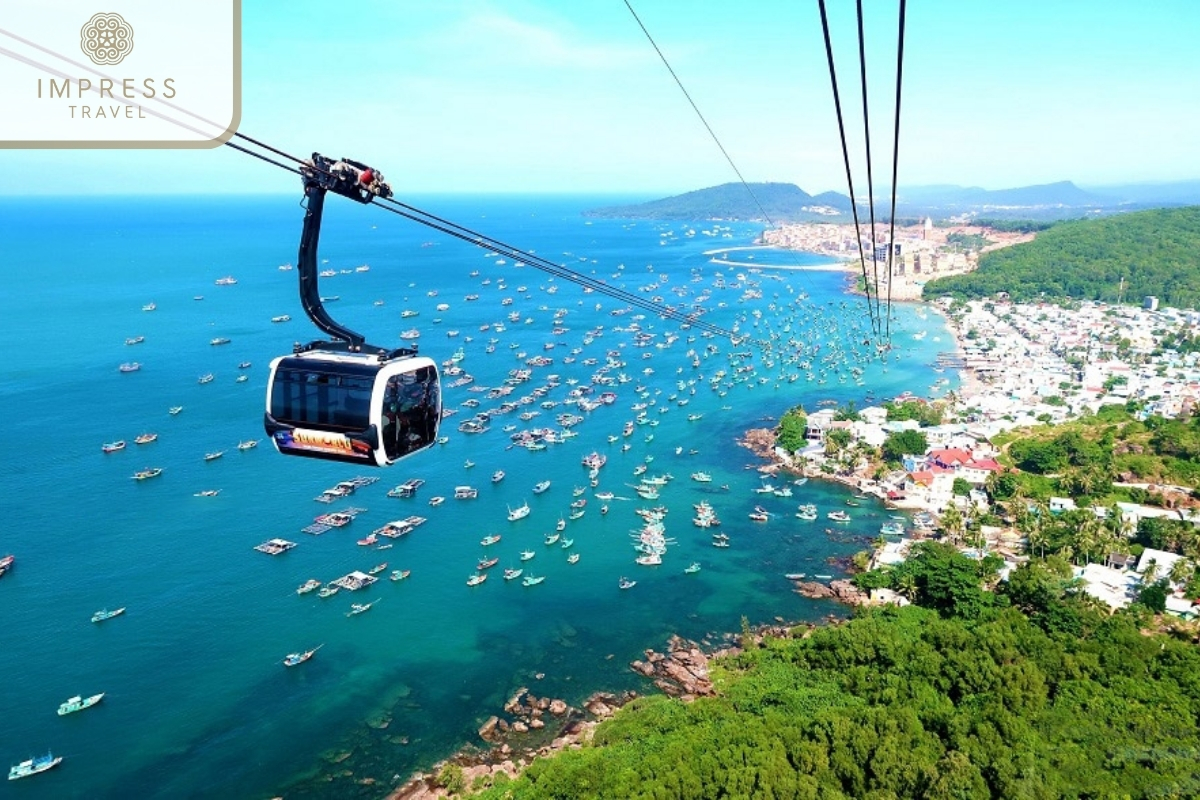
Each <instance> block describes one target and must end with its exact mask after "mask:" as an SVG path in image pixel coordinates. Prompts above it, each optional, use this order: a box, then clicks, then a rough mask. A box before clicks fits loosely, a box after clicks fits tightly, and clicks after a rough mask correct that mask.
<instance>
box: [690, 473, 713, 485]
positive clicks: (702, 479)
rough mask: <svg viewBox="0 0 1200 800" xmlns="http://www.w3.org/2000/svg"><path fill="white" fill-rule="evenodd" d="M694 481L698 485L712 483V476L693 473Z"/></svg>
mask: <svg viewBox="0 0 1200 800" xmlns="http://www.w3.org/2000/svg"><path fill="white" fill-rule="evenodd" d="M692 480H694V481H696V482H697V483H712V475H709V474H708V473H707V472H693V473H692Z"/></svg>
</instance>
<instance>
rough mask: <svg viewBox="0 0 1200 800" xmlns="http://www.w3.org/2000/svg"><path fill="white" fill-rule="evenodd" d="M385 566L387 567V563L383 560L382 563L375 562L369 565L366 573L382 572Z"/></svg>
mask: <svg viewBox="0 0 1200 800" xmlns="http://www.w3.org/2000/svg"><path fill="white" fill-rule="evenodd" d="M387 568H388V565H387V562H386V561H385V562H383V563H382V564H376V565H375V566H373V567H371V568H370V569H369V570H367V574H368V575H378V574H379V573H381V572H383V571H384V570H385V569H387Z"/></svg>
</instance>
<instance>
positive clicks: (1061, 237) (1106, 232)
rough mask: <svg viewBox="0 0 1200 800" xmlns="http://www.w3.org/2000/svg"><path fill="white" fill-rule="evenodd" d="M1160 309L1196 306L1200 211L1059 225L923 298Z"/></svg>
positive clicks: (939, 283) (987, 258)
mask: <svg viewBox="0 0 1200 800" xmlns="http://www.w3.org/2000/svg"><path fill="white" fill-rule="evenodd" d="M1122 278H1124V279H1125V283H1124V289H1123V292H1124V299H1125V300H1126V301H1131V300H1132V301H1133V302H1140V300H1141V298H1142V297H1143V296H1145V295H1154V296H1156V297H1158V298H1159V300H1160V301H1161V302H1162V303H1163V304H1164V305H1170V306H1175V307H1178V308H1189V307H1194V306H1197V305H1200V206H1189V207H1187V208H1172V209H1159V210H1154V211H1139V212H1137V213H1133V214H1124V215H1118V216H1113V217H1105V218H1103V219H1093V220H1080V221H1077V222H1063V223H1060V224H1058V225H1055V226H1054V227H1052V228H1050V229H1049V230H1047V231H1044V232H1043V233H1041V234H1039V235H1038V237H1037V238H1036V239H1034V240H1033V241H1032V242H1028V243H1026V244H1019V245H1015V246H1013V247H1007V248H1004V249H1003V250H996V251H994V252H991V253H986V254H984V255H983V256H982V257H981V258H980V260H979V269H977V270H976V271H974V272H972V273H969V274H967V275H956V276H953V277H948V278H939V279H938V280H935V281H931V282H930V283H928V284H927V285H926V286H925V297H927V298H929V297H937V296H939V295H943V294H953V295H957V296H960V297H968V298H980V297H991V296H993V295H995V294H996V293H997V292H1008V294H1009V296H1010V297H1012V299H1013V300H1017V301H1030V300H1038V299H1040V298H1042V297H1045V298H1046V299H1058V298H1073V299H1077V300H1104V301H1108V302H1114V301H1116V300H1117V294H1118V292H1119V291H1122V286H1121V279H1122Z"/></svg>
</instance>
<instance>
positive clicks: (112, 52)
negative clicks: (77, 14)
mask: <svg viewBox="0 0 1200 800" xmlns="http://www.w3.org/2000/svg"><path fill="white" fill-rule="evenodd" d="M79 48H80V49H81V50H83V52H84V53H86V54H87V57H88V58H90V59H91V60H92V62H93V63H95V64H120V63H121V61H123V60H124V58H125V56H127V55H129V54H130V53H131V52H133V26H132V25H130V24H129V23H128V22H126V21H125V20H124V19H122V18H121V15H120V14H103V13H101V14H96V15H95V16H93V17H92V18H91V19H89V20H88V21H87V23H85V24H84V26H83V28H82V29H80V31H79Z"/></svg>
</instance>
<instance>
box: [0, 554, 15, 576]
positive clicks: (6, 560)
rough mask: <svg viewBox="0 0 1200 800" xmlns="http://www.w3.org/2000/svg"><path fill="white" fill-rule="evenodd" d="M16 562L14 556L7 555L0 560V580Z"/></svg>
mask: <svg viewBox="0 0 1200 800" xmlns="http://www.w3.org/2000/svg"><path fill="white" fill-rule="evenodd" d="M16 561H17V557H16V556H14V555H7V556H4V557H3V558H0V578H2V577H4V573H6V572H8V571H9V570H10V569H12V565H13V564H14V563H16Z"/></svg>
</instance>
